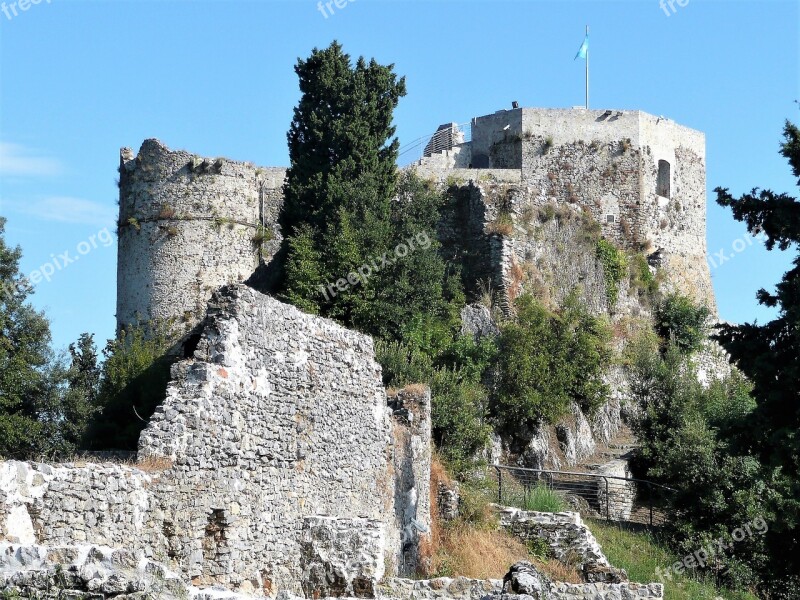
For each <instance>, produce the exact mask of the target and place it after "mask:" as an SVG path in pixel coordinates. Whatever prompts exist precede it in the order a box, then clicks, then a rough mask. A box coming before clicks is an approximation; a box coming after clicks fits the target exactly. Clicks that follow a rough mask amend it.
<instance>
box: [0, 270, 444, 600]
mask: <svg viewBox="0 0 800 600" xmlns="http://www.w3.org/2000/svg"><path fill="white" fill-rule="evenodd" d="M208 312H209V317H208V321H207V323H206V324H205V326H204V329H203V333H202V336H201V339H200V342H199V345H198V348H197V351H196V353H195V356H194V358H193V359H189V360H185V361H183V362H180V363H178V364H177V365H176V366H175V367H174V368H173V380H172V382H171V383H170V385H169V389H168V393H167V399H166V401H165V402H164V404H163V405H162V406H161V407H160V408H159V409H158V410H157V411H156V413H155V414H154V415H153V417H152V419H151V422H150V423H149V425H148V426H147V428H146V429H145V430H144V431H143V432H142V435H141V437H140V442H139V460H140V461H145V462H144V464H149V465H151V466H153V467H154V468H153V470H152V472H149V473H148V472H144V471H142V470H140V469H138V468H136V467H134V466H121V465H87V466H85V467H77V466H75V465H64V466H58V467H51V466H48V465H39V464H28V463H16V462H7V463H0V496H2V497H0V500H2V507H3V514H2V515H0V517H2V518H0V524H2V533H3V538H4V539H5V540H7V541H10V542H17V543H23V544H33V543H36V544H41V545H44V546H59V545H61V546H63V545H73V544H76V543H84V542H86V543H91V544H101V545H105V546H110V547H117V548H127V549H129V550H131V551H132V552H135V553H136V554H137V555H138V556H143V557H146V558H148V559H153V560H155V561H158V562H160V563H164V564H165V565H166V566H167V567H168V568H170V569H172V570H174V571H175V572H177V573H178V574H179V575H181V576H182V577H184V578H185V579H186V580H187V581H191V582H193V583H195V584H196V585H202V586H207V585H214V584H221V585H224V586H226V587H228V588H229V589H232V590H235V591H240V592H243V593H248V594H256V595H260V594H267V595H274V593H275V592H276V591H279V590H287V591H291V592H294V593H301V592H302V591H303V585H306V584H309V582H311V583H310V584H311V585H313V582H314V581H317V579H314V577H316V575H318V574H319V572H320V569H321V570H322V571H323V572H324V571H326V569H329V570H331V572H335V573H339V574H342V573H344V574H345V575H342V577H343V579H342V580H341V581H338V582H336V585H335V587H336V588H337V589H339V588H341V590H342V592H343V593H344V592H348V593H352V592H353V591H354V590H363V589H365V587H369V586H373V587H374V585H375V582H376V581H377V580H379V579H381V578H382V577H383V576H384V575H394V574H398V573H402V572H403V571H404V566H407V565H414V564H416V558H415V556H413V554H414V553H415V552H416V550H417V544H418V541H419V538H420V536H422V535H424V534H425V532H426V530H427V529H428V528H429V527H430V506H429V503H428V500H427V499H428V497H429V485H430V484H429V480H430V453H431V448H430V435H429V432H430V402H429V392H427V390H424V391H421V392H419V393H415V394H405V395H404V397H403V400H404V405H405V406H406V407H407V409H408V410H407V413H406V414H395V413H397V410H398V409H397V406H394V410H392V409H390V408H389V406H388V405H387V397H386V392H385V390H384V389H383V386H382V381H381V372H380V367H379V365H378V364H377V363H376V362H375V360H374V355H373V348H372V340H371V339H370V338H369V337H367V336H365V335H362V334H359V333H356V332H353V331H349V330H347V329H344V328H343V327H341V326H339V325H337V324H335V323H333V322H332V321H329V320H326V319H321V318H318V317H313V316H311V315H307V314H304V313H302V312H300V311H299V310H297V309H295V308H294V307H291V306H288V305H285V304H282V303H280V302H278V301H277V300H274V299H273V298H270V297H268V296H264V295H262V294H259V293H258V292H256V291H254V290H252V289H251V288H248V287H246V286H244V285H234V286H229V287H226V288H223V289H222V290H221V291H219V292H217V293H216V294H215V296H214V298H213V300H212V302H211V304H210V308H209V311H208ZM409 415H413V416H411V417H409ZM418 499H425V500H424V501H419V500H418ZM342 549H346V550H347V552H345V551H344V550H342ZM348 552H349V553H350V554H348ZM345 555H348V556H358V557H359V559H358V562H353V561H351V560H350V559H349V558H347V559H346V557H345ZM337 556H340V557H345V558H342V559H341V560H342V561H344V562H342V563H341V564H340V563H336V562H335V561H336V560H338V559H336V557H337ZM326 557H332V558H331V560H333V561H334V564H333V565H330V564H328V563H325V559H326ZM348 561H350V562H348ZM315 574H316V575H315ZM326 581H327V580H326ZM323 592H324V590H323Z"/></svg>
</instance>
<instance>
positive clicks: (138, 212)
mask: <svg viewBox="0 0 800 600" xmlns="http://www.w3.org/2000/svg"><path fill="white" fill-rule="evenodd" d="M119 172H120V193H119V253H118V258H117V326H118V327H120V328H121V327H124V326H126V325H129V324H136V323H140V324H143V325H145V324H152V323H154V322H157V323H161V324H165V325H167V326H168V328H169V329H170V330H171V331H172V332H173V333H175V334H180V333H184V332H188V331H190V330H191V329H192V328H193V327H194V326H195V325H197V324H198V323H199V322H200V321H201V320H202V319H203V318H204V316H205V312H206V303H207V302H208V300H209V298H210V297H211V294H212V292H213V291H214V290H216V289H217V288H219V287H220V286H222V285H225V284H228V283H235V282H241V281H245V280H247V279H248V278H250V277H251V276H252V275H253V273H254V271H255V270H256V268H257V267H259V265H261V264H264V263H265V262H268V261H269V259H270V258H271V257H272V255H273V254H274V253H275V252H276V251H277V248H278V245H279V230H278V226H277V218H278V213H279V211H280V206H281V198H282V192H281V187H282V185H283V179H284V176H285V169H281V168H269V169H263V168H257V167H255V166H254V165H252V164H250V163H242V162H234V161H230V160H227V159H222V158H218V159H207V158H206V159H204V158H200V157H197V156H195V155H193V154H190V153H188V152H184V151H171V150H169V149H168V148H167V147H166V146H164V145H163V144H162V143H161V142H159V141H158V140H155V139H150V140H145V142H144V143H143V144H142V147H141V149H140V150H139V154H138V155H136V156H134V154H133V152H132V151H131V150H130V149H128V148H123V149H122V150H121V151H120V168H119Z"/></svg>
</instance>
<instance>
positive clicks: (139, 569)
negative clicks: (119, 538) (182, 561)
mask: <svg viewBox="0 0 800 600" xmlns="http://www.w3.org/2000/svg"><path fill="white" fill-rule="evenodd" d="M0 589H2V590H3V591H4V592H6V593H7V594H12V595H13V594H17V596H12V597H20V598H42V599H44V598H53V599H56V598H58V599H65V598H74V599H79V598H80V599H81V600H89V599H96V600H103V599H105V598H111V597H113V598H116V599H119V600H137V599H141V600H144V599H145V598H158V599H159V600H185V599H187V598H193V599H195V600H244V599H245V598H247V597H246V596H242V595H240V594H234V593H231V592H227V591H225V590H218V589H200V588H197V587H194V586H192V585H190V584H188V583H186V582H185V581H184V580H183V579H182V578H181V577H180V576H179V575H178V574H176V573H173V572H172V571H170V570H169V569H167V568H166V567H165V566H164V565H162V564H159V563H157V562H154V561H152V560H149V559H147V558H145V557H144V556H142V555H139V556H136V555H134V554H133V553H132V552H130V551H128V550H122V549H113V548H108V547H102V546H90V545H86V546H60V547H49V548H46V547H44V546H35V545H33V546H21V545H16V544H9V543H7V542H0Z"/></svg>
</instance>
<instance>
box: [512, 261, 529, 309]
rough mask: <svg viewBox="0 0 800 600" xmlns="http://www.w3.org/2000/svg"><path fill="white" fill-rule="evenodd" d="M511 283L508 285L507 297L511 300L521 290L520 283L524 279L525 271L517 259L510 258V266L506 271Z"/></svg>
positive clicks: (515, 297)
mask: <svg viewBox="0 0 800 600" xmlns="http://www.w3.org/2000/svg"><path fill="white" fill-rule="evenodd" d="M508 275H509V277H510V278H511V283H510V285H509V286H508V298H509V299H510V300H511V301H512V302H513V301H514V300H516V299H517V297H518V296H519V295H520V293H521V292H522V284H523V282H524V281H525V271H524V270H523V269H522V267H520V266H519V264H518V263H517V261H516V260H515V259H514V258H512V259H511V268H510V269H509V271H508Z"/></svg>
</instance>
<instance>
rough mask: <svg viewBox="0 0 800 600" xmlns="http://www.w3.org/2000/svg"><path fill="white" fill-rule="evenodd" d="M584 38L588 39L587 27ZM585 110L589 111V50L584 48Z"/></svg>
mask: <svg viewBox="0 0 800 600" xmlns="http://www.w3.org/2000/svg"><path fill="white" fill-rule="evenodd" d="M586 37H587V38H588V37H589V26H588V25H587V26H586ZM586 110H589V48H588V47H587V48H586Z"/></svg>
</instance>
